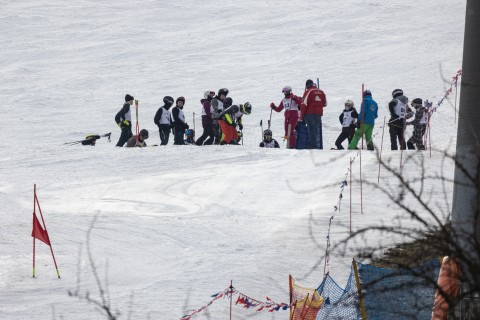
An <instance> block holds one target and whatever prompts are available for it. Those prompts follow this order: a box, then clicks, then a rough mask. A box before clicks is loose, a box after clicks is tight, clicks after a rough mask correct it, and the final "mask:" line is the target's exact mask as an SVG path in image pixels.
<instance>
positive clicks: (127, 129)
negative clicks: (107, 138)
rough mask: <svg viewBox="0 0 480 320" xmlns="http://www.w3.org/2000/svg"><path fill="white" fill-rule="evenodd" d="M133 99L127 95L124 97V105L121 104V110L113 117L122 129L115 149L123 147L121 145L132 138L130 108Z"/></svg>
mask: <svg viewBox="0 0 480 320" xmlns="http://www.w3.org/2000/svg"><path fill="white" fill-rule="evenodd" d="M133 100H134V98H133V97H132V96H131V95H129V94H127V95H125V103H124V104H123V107H122V109H120V111H118V112H117V114H116V115H115V122H116V123H117V125H118V126H119V127H120V129H122V133H121V134H120V138H119V139H118V142H117V145H116V146H117V147H123V145H124V144H125V143H126V142H127V141H128V139H130V138H131V137H132V136H133V133H132V111H131V110H130V106H132V105H133Z"/></svg>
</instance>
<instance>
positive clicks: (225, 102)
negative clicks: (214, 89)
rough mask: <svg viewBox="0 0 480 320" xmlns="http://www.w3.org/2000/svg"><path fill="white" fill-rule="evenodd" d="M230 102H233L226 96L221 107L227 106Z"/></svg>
mask: <svg viewBox="0 0 480 320" xmlns="http://www.w3.org/2000/svg"><path fill="white" fill-rule="evenodd" d="M232 103H233V100H232V98H230V97H229V98H226V99H225V101H224V102H223V107H224V108H228V107H230V106H231V105H232Z"/></svg>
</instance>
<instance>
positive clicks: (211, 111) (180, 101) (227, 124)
mask: <svg viewBox="0 0 480 320" xmlns="http://www.w3.org/2000/svg"><path fill="white" fill-rule="evenodd" d="M227 95H228V89H226V88H222V89H220V90H219V91H218V94H217V95H215V92H214V91H210V90H209V91H205V92H204V98H203V99H201V100H200V102H201V103H202V126H203V134H202V136H201V137H200V138H199V139H198V140H197V141H195V131H194V130H192V129H190V127H189V125H188V123H187V121H186V119H185V113H184V112H183V107H184V105H185V98H184V97H178V98H177V99H176V100H174V99H173V98H172V97H171V96H165V97H164V98H163V106H161V107H160V108H159V109H158V110H157V112H156V113H155V117H154V119H153V122H154V123H155V124H156V125H157V126H158V131H159V135H160V145H167V144H168V141H169V138H170V132H172V133H173V135H174V143H173V144H174V145H185V144H195V145H198V146H201V145H210V144H213V143H215V144H220V145H224V144H239V139H240V138H241V132H242V130H243V123H242V117H243V115H249V114H250V113H251V112H252V105H251V104H250V103H249V102H245V103H243V104H239V105H235V104H233V100H232V99H231V98H229V97H227ZM134 101H135V102H136V103H137V104H138V101H136V100H134V97H133V96H131V95H129V94H127V95H126V96H125V103H124V104H123V107H122V109H120V111H119V112H118V113H117V114H116V115H115V122H116V123H117V125H118V126H119V127H120V129H121V135H120V138H119V140H118V143H117V147H123V146H124V145H125V143H126V144H127V145H126V146H127V147H145V146H146V142H145V140H146V139H148V131H147V130H146V129H142V130H141V131H140V132H139V134H138V135H135V136H134V135H133V133H132V111H131V106H132V105H133V103H134ZM174 103H175V107H173V108H172V110H171V112H170V108H171V107H172V106H173V104H174ZM237 127H238V129H239V130H240V134H239V132H238V131H237ZM184 136H186V139H184Z"/></svg>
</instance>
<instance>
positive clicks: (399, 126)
mask: <svg viewBox="0 0 480 320" xmlns="http://www.w3.org/2000/svg"><path fill="white" fill-rule="evenodd" d="M228 93H229V91H228V89H226V88H222V89H220V90H218V92H217V93H215V92H214V91H210V90H209V91H205V92H204V97H203V99H201V100H200V102H201V104H202V113H201V116H202V127H203V134H202V136H201V137H200V138H198V140H195V132H194V130H192V129H190V127H189V125H188V124H187V122H186V119H185V114H184V112H183V106H184V105H185V98H184V97H178V98H177V99H176V100H174V98H173V97H171V96H165V97H164V98H163V106H161V107H160V108H159V109H158V110H157V112H156V114H155V117H154V119H153V121H154V123H155V124H156V125H157V126H158V130H159V135H160V141H161V145H167V144H168V141H169V137H170V132H172V133H173V135H174V145H184V144H195V145H198V146H202V145H211V144H220V145H224V144H239V141H240V139H241V138H242V130H243V116H244V115H249V114H250V113H251V112H252V105H251V104H250V103H249V102H245V103H243V104H238V105H237V104H233V101H232V99H231V98H230V97H228ZM282 93H283V94H284V97H283V99H282V100H281V101H280V104H279V105H278V106H277V105H275V103H273V102H272V103H271V104H270V108H271V111H276V112H281V111H283V110H285V112H284V118H285V120H284V140H285V141H286V142H287V148H290V149H294V148H297V149H323V138H322V116H323V109H324V108H325V107H326V106H327V98H326V96H325V93H324V92H323V91H322V90H320V89H319V88H318V87H317V85H315V83H314V82H313V81H312V80H310V79H309V80H307V81H306V83H305V92H304V94H303V96H302V97H299V96H297V95H295V94H293V92H292V88H291V87H290V86H285V87H284V88H283V89H282ZM134 101H135V100H134V97H133V96H131V95H129V94H127V95H126V96H125V104H124V105H123V107H122V109H121V110H120V111H119V112H118V113H117V114H116V116H115V122H116V123H117V125H118V126H119V127H120V128H121V135H120V138H119V140H118V143H117V146H120V147H121V146H124V145H125V143H126V144H127V147H135V146H137V147H138V146H139V147H142V146H146V142H145V140H146V139H148V136H149V133H148V131H147V130H146V129H142V130H140V131H139V133H138V134H137V135H135V136H134V135H133V133H132V116H131V108H130V107H131V106H132V105H133V103H134ZM408 102H409V100H408V98H407V97H406V96H405V95H404V94H403V91H402V90H401V89H395V90H393V92H392V101H391V102H390V103H389V111H390V115H391V117H390V120H389V122H388V126H389V133H390V140H391V149H392V150H398V146H399V145H400V149H402V150H403V149H406V148H407V147H408V149H415V146H416V148H417V149H418V150H425V146H424V143H423V136H424V134H425V131H426V126H427V121H428V119H427V116H428V108H429V107H431V103H429V102H428V101H425V104H424V103H423V101H422V99H421V98H416V99H414V100H413V101H412V103H411V107H412V108H413V109H415V111H413V110H412V109H411V108H410V107H409V105H408ZM137 103H138V102H137ZM174 103H175V106H174V107H173V108H172V110H171V112H170V108H171V107H172V106H173V104H174ZM413 115H415V117H414V119H413V120H412V121H407V120H408V119H410V118H412V116H413ZM377 117H378V105H377V103H376V102H375V100H373V98H372V93H371V91H370V90H365V91H364V93H363V103H362V104H361V110H360V111H357V110H356V108H355V106H354V102H353V101H352V100H350V99H349V100H347V101H345V108H344V110H343V111H342V113H341V114H340V116H339V121H340V124H341V126H342V129H341V132H340V135H339V136H338V138H337V140H336V141H335V146H336V149H338V150H342V149H344V148H343V146H342V143H343V142H344V141H345V140H348V147H347V148H348V149H349V150H354V149H357V148H358V147H357V145H358V142H359V141H360V139H361V138H362V136H363V135H364V136H365V140H366V146H367V149H368V150H373V149H374V147H373V141H372V133H373V128H374V126H375V119H376V118H377ZM407 125H413V126H414V130H413V136H412V137H411V138H410V139H409V140H408V141H405V128H406V126H407ZM137 132H138V131H137ZM185 136H186V139H185ZM260 147H265V148H280V145H279V143H278V141H276V140H275V139H273V134H272V130H270V127H269V128H268V129H267V130H265V131H264V132H263V141H262V142H261V143H260ZM332 149H334V148H332Z"/></svg>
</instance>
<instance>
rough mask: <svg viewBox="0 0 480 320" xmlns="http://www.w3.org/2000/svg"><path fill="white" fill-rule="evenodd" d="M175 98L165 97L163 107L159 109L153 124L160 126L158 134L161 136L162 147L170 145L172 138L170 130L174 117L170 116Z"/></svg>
mask: <svg viewBox="0 0 480 320" xmlns="http://www.w3.org/2000/svg"><path fill="white" fill-rule="evenodd" d="M173 102H174V100H173V98H172V97H170V96H165V97H164V98H163V106H161V107H160V108H158V110H157V113H156V114H155V117H154V118H153V122H155V124H156V125H157V126H158V132H159V134H160V142H161V143H160V145H161V146H165V145H167V144H168V139H169V137H170V129H171V127H172V117H171V114H170V111H168V110H169V109H170V107H171V106H172V105H173Z"/></svg>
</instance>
